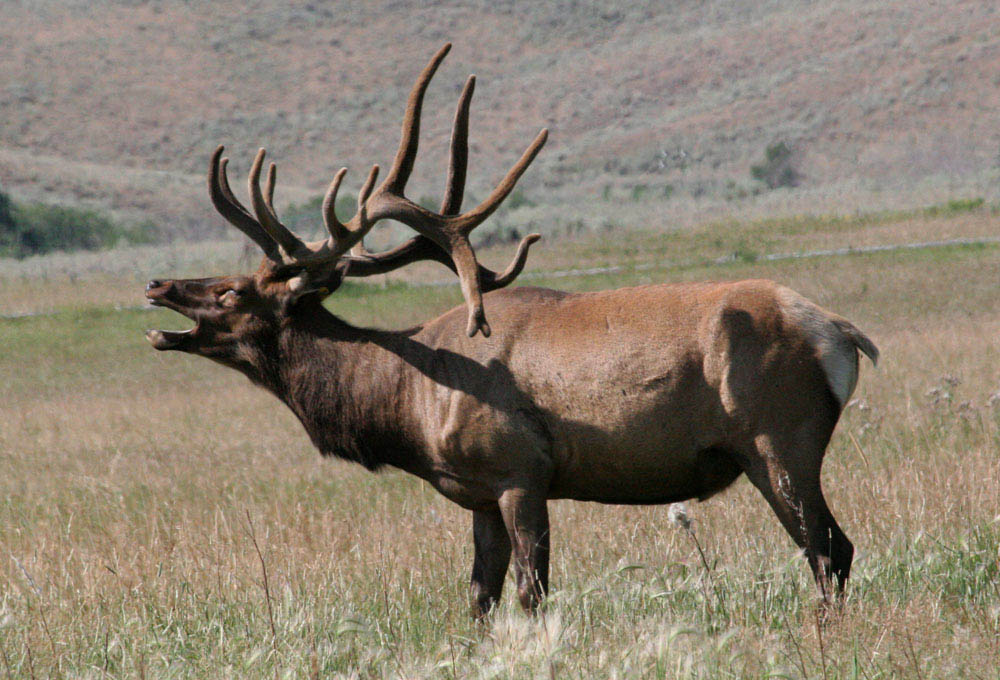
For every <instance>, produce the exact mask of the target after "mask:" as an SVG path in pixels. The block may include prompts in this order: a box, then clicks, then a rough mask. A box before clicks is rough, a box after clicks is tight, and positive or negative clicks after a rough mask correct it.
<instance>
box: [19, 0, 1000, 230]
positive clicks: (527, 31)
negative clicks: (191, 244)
mask: <svg viewBox="0 0 1000 680" xmlns="http://www.w3.org/2000/svg"><path fill="white" fill-rule="evenodd" d="M618 5H619V3H612V2H557V3H529V4H521V5H515V4H513V3H506V2H488V3H487V2H476V3H454V2H434V3H418V2H408V1H406V2H370V3H352V4H350V5H345V6H327V5H324V4H322V3H283V2H274V1H269V0H258V1H257V2H253V3H250V4H249V5H247V3H236V2H213V3H183V4H181V3H170V2H157V1H151V2H110V1H109V0H99V1H98V2H88V3H83V2H62V1H56V0H40V1H39V2H14V3H6V4H5V6H4V21H3V22H2V23H0V63H2V64H3V68H4V76H5V77H4V82H3V83H2V84H0V181H3V182H4V184H5V186H6V187H7V188H8V190H10V191H11V192H12V194H13V195H14V197H15V198H17V199H19V200H35V199H46V200H52V201H57V202H80V203H83V204H93V205H96V206H99V207H101V208H110V209H112V210H114V211H116V212H117V213H119V214H121V215H124V216H127V217H133V218H135V219H153V220H155V221H156V222H158V223H160V224H161V225H162V226H163V228H165V229H166V230H167V231H168V232H172V233H174V234H177V235H199V236H204V235H209V234H220V233H222V231H223V223H222V220H221V219H219V218H218V217H216V216H214V215H212V214H211V211H210V208H209V206H208V202H207V200H206V198H205V196H204V188H203V179H202V173H203V169H204V167H205V165H206V164H207V159H208V156H209V154H210V152H211V149H212V148H213V147H214V146H215V145H216V144H218V143H222V142H224V143H226V144H228V145H229V146H230V150H231V153H232V155H233V157H234V160H233V170H234V173H235V175H237V176H239V177H242V176H243V174H244V173H245V171H246V168H247V165H248V163H249V160H250V158H251V156H252V154H253V152H254V150H256V148H257V147H258V146H261V145H263V146H267V147H268V148H269V150H271V151H272V152H273V154H274V156H275V158H276V159H277V160H278V161H279V164H280V167H281V180H280V183H279V205H281V204H287V203H288V202H302V201H304V200H306V199H308V198H310V197H312V196H313V195H315V194H317V193H319V192H321V191H322V188H323V187H324V186H325V184H326V182H327V181H328V180H329V178H330V177H331V176H332V174H333V173H334V172H335V170H336V168H337V167H339V166H340V165H342V164H346V165H349V166H350V167H351V168H352V170H353V172H352V174H351V175H349V177H348V182H349V183H350V182H351V181H353V182H354V184H353V185H351V184H349V186H352V187H354V188H355V189H356V186H357V184H359V183H360V182H361V180H362V178H363V174H364V171H365V168H366V167H367V166H368V165H369V164H370V163H373V162H379V163H382V164H383V165H384V164H385V163H386V162H387V161H388V160H389V159H390V158H391V153H392V150H393V148H394V146H395V144H396V139H397V137H396V135H397V130H398V126H399V120H400V115H401V111H402V106H403V101H404V99H405V96H406V93H407V90H408V88H409V86H410V84H411V83H412V80H413V78H414V76H415V74H416V72H417V71H418V70H419V68H420V66H421V65H422V64H423V63H424V62H425V61H426V59H427V58H428V57H429V56H430V55H431V54H432V53H433V52H434V50H435V49H436V48H437V47H438V46H440V44H442V43H443V42H445V41H449V40H450V41H453V42H454V43H455V49H454V51H453V53H452V55H451V56H449V58H448V60H447V61H446V62H445V65H444V67H443V68H442V70H441V72H440V73H439V74H438V76H437V78H436V82H435V83H433V85H432V88H431V91H430V93H429V100H428V107H427V111H426V118H427V125H426V126H425V132H424V140H425V143H424V149H423V152H422V154H421V161H420V163H419V165H420V167H419V168H418V172H417V177H415V178H414V181H413V187H412V189H411V193H412V194H413V195H415V196H421V195H424V194H429V195H437V194H439V192H440V186H441V182H442V177H443V174H444V153H445V148H446V140H447V135H448V126H449V120H450V116H451V112H452V110H453V106H454V102H455V99H456V97H457V95H458V91H459V89H460V87H461V85H462V82H463V80H464V78H465V76H466V75H467V74H468V73H470V72H475V73H476V74H477V75H478V77H479V86H478V88H477V92H476V100H475V102H474V104H473V125H472V154H473V158H472V165H471V188H472V192H473V193H474V194H478V195H480V196H481V195H483V193H484V192H485V191H487V189H488V187H489V185H491V183H492V182H495V181H496V180H497V179H498V178H499V176H500V175H501V174H502V173H503V171H504V170H505V169H506V167H508V166H509V165H510V164H511V163H512V162H513V161H514V159H515V158H516V157H517V156H518V154H519V153H520V151H521V149H522V148H523V146H524V145H525V144H526V143H527V142H528V141H529V140H530V139H531V137H532V135H533V134H534V133H535V132H536V131H537V129H538V128H540V127H542V126H548V127H549V128H551V130H552V135H551V138H550V142H549V145H548V147H547V148H546V149H545V150H544V151H543V153H542V155H541V156H540V158H539V159H538V161H537V164H536V166H537V167H535V168H533V169H532V170H531V171H530V173H529V174H528V175H527V176H526V177H525V179H524V181H523V183H524V187H525V191H526V192H527V195H528V196H529V198H531V199H533V200H535V201H536V202H542V203H544V205H545V209H544V210H541V211H536V212H534V213H530V212H528V213H519V214H518V215H516V216H515V218H516V221H518V222H534V223H535V225H536V226H537V227H538V228H542V229H557V228H559V227H560V226H562V227H565V226H566V225H574V224H575V225H579V224H582V225H583V226H584V227H599V226H601V225H602V224H604V223H606V222H612V223H616V224H625V225H626V226H631V227H641V228H647V229H650V228H652V229H662V228H664V227H667V226H673V225H677V224H684V223H690V222H692V221H698V220H700V219H703V218H704V216H705V215H714V216H717V217H725V216H727V215H729V214H735V213H739V214H755V215H767V214H775V213H787V212H798V211H802V210H804V209H807V210H819V211H828V210H833V209H836V210H838V211H843V210H850V209H855V208H866V209H870V208H885V207H900V206H909V205H913V204H915V203H927V202H930V201H939V200H943V199H946V198H950V197H952V196H956V195H984V196H986V198H987V199H988V200H994V199H995V198H996V195H995V194H996V188H995V187H996V179H997V174H998V172H997V166H998V161H997V157H998V154H1000V88H998V80H997V75H996V74H997V73H1000V14H998V13H997V11H996V8H995V6H994V4H993V3H989V2H983V1H979V2H957V3H949V4H947V5H937V4H934V3H924V2H920V1H919V0H900V1H899V2H894V3H888V4H883V5H878V6H875V5H872V4H871V3H864V2H860V0H841V1H839V2H830V3H813V2H806V1H805V0H790V1H788V2H766V3H759V2H751V1H749V0H748V1H741V2H717V1H708V2H705V1H694V0H685V1H682V2H674V3H666V4H664V3H654V2H636V3H629V4H628V6H627V7H624V8H622V7H619V6H618ZM776 142H785V143H786V144H787V145H788V146H789V148H791V149H792V150H793V152H794V156H793V162H794V163H795V167H796V170H797V171H798V173H799V177H800V181H799V186H798V187H797V188H795V189H792V190H784V189H783V190H779V191H776V192H769V191H765V192H763V193H761V194H760V195H756V196H755V195H754V189H755V188H756V187H759V186H760V183H759V182H756V181H755V180H753V179H752V178H751V174H750V168H751V166H752V165H753V164H755V163H759V162H761V160H762V159H763V157H764V153H765V149H766V148H767V146H768V145H771V144H774V143H776ZM242 183H243V182H242V181H240V182H237V184H239V185H242ZM638 199H641V200H643V202H644V206H643V209H642V210H639V211H635V212H634V213H630V212H629V211H622V210H621V204H622V203H630V202H632V201H634V200H638ZM695 216H697V219H695Z"/></svg>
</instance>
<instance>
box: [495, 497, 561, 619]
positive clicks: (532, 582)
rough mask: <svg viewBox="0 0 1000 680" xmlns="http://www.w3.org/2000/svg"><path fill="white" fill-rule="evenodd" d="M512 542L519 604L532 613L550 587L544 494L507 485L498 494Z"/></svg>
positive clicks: (547, 524) (547, 518)
mask: <svg viewBox="0 0 1000 680" xmlns="http://www.w3.org/2000/svg"><path fill="white" fill-rule="evenodd" d="M500 512H501V513H502V514H503V521H504V524H506V526H507V534H508V535H509V536H510V542H511V543H512V544H513V551H514V574H515V576H516V577H517V596H518V599H519V600H520V602H521V606H522V607H524V609H525V610H526V611H528V612H531V613H533V612H534V611H535V609H536V608H537V607H538V604H539V603H540V602H541V600H542V598H543V597H545V594H546V593H547V592H548V590H549V511H548V507H547V505H546V502H545V496H544V494H541V493H538V492H536V491H531V490H527V489H509V490H507V491H505V492H504V493H503V495H501V496H500Z"/></svg>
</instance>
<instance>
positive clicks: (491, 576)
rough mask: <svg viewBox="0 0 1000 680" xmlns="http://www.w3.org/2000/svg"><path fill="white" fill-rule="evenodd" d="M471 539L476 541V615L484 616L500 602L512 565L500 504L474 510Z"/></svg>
mask: <svg viewBox="0 0 1000 680" xmlns="http://www.w3.org/2000/svg"><path fill="white" fill-rule="evenodd" d="M472 538H473V541H474V542H475V556H474V557H473V562H472V603H473V605H472V606H473V608H474V615H475V617H476V618H477V619H481V618H483V617H485V616H486V615H487V614H489V613H490V610H491V609H493V607H495V606H496V605H497V603H498V602H499V601H500V594H501V593H502V592H503V580H504V578H506V576H507V565H508V564H510V552H511V548H510V537H509V536H508V535H507V528H506V527H505V526H504V522H503V515H501V514H500V506H498V505H494V506H492V507H490V508H487V509H485V510H474V511H473V513H472Z"/></svg>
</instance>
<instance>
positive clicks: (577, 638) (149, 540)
mask: <svg viewBox="0 0 1000 680" xmlns="http://www.w3.org/2000/svg"><path fill="white" fill-rule="evenodd" d="M984 220H985V218H982V219H981V218H980V217H977V216H975V215H973V216H960V217H957V218H953V219H937V220H933V221H927V220H923V219H910V220H902V221H896V222H892V223H891V224H862V223H860V222H859V223H858V224H856V225H855V226H853V227H843V226H842V225H841V224H840V223H839V222H835V221H830V220H827V221H825V222H821V224H826V225H827V230H826V232H824V230H823V229H822V228H819V227H815V226H813V227H810V228H809V229H807V230H804V229H800V228H794V226H787V227H786V228H784V229H781V228H778V227H776V226H775V225H774V224H771V225H770V226H768V225H762V224H752V223H751V224H743V225H733V229H734V230H735V232H736V236H735V237H734V238H737V239H738V238H739V237H740V236H741V235H744V236H746V235H751V236H752V235H754V234H757V233H759V232H762V231H768V232H769V236H768V244H773V245H774V247H775V248H777V249H779V250H785V249H791V247H792V246H796V247H797V245H798V244H799V243H800V242H801V243H802V244H803V245H809V244H816V243H822V242H824V241H825V240H827V239H833V238H834V237H833V236H832V235H831V234H830V233H827V232H837V233H839V234H840V237H841V238H842V237H843V235H844V231H845V230H846V231H847V232H848V233H850V234H851V238H852V239H853V238H856V239H857V242H858V243H860V242H866V243H867V242H881V239H891V238H906V239H909V238H911V237H918V238H919V237H923V236H926V235H928V234H931V233H933V234H936V235H942V234H954V235H968V234H971V233H976V234H978V233H985V232H986V224H985V221H984ZM713 230H714V232H715V233H719V232H724V230H722V229H720V228H719V227H715V228H713ZM806 232H808V233H809V234H812V236H811V237H808V238H807V236H806V235H805V234H806ZM617 236H619V235H618V234H616V237H617ZM662 238H663V240H662V241H656V240H655V239H650V240H647V244H648V245H649V248H650V250H651V251H652V252H654V253H655V252H662V253H664V256H665V257H668V258H669V257H675V258H681V257H682V256H683V257H686V258H691V257H703V256H704V257H711V256H714V255H716V254H717V250H718V249H722V252H725V248H727V247H728V245H727V244H728V241H725V239H728V238H730V235H728V234H727V233H720V234H719V238H720V239H723V241H724V243H723V245H722V246H715V245H711V244H710V245H708V246H702V247H703V250H696V251H695V252H694V253H692V252H690V247H691V244H692V243H694V242H695V241H696V240H697V239H695V238H694V237H691V240H690V241H688V240H685V239H687V237H686V236H683V235H676V236H673V237H671V236H667V237H662ZM638 240H641V239H633V237H632V236H631V235H625V236H623V237H622V238H621V239H620V242H619V243H618V245H617V246H616V247H617V248H620V250H619V252H620V253H622V255H623V258H624V259H625V260H629V259H632V260H637V259H642V258H640V254H641V253H639V252H634V253H633V252H632V251H631V250H630V248H631V247H632V245H631V244H635V247H636V248H638V243H637V241H638ZM852 242H853V241H852ZM678 245H683V246H684V247H683V248H682V249H681V250H682V251H687V252H680V253H678V252H676V249H677V246H678ZM613 251H614V249H607V250H605V249H604V248H603V247H602V246H601V245H600V244H599V243H598V242H596V241H593V240H586V239H583V240H579V241H576V242H571V243H570V244H569V245H568V246H566V252H568V253H575V255H566V256H565V257H567V259H568V260H572V261H573V263H574V264H576V265H581V264H588V263H589V264H603V263H605V260H606V258H610V257H612V253H613ZM225 252H226V251H225V249H223V251H222V255H219V256H218V257H219V258H220V260H219V264H220V266H221V265H222V264H224V262H223V261H224V260H225V259H226V257H229V256H227V255H225ZM540 252H542V253H543V254H544V255H545V257H541V258H536V259H534V260H533V261H534V262H536V263H544V264H545V266H546V267H554V266H558V265H560V264H561V261H560V260H559V259H558V257H559V255H558V251H557V250H556V249H552V250H550V251H540ZM200 256H201V257H205V258H208V259H207V260H203V261H202V262H203V263H204V262H207V261H209V260H211V259H212V257H215V256H211V257H210V256H209V255H208V254H205V253H202V254H201V255H200ZM178 257H181V256H180V255H179V256H178ZM504 257H506V255H504ZM185 262H186V263H185ZM185 262H178V263H177V264H178V266H179V267H180V268H181V269H187V268H189V267H190V268H197V262H196V261H195V260H187V261H185ZM53 266H55V265H53ZM998 275H1000V249H998V248H996V247H981V248H972V247H953V248H941V249H934V250H928V251H920V252H902V253H883V254H876V255H866V256H849V257H836V258H828V259H822V260H807V261H806V260H803V261H784V262H772V263H767V264H754V263H748V262H734V263H731V264H727V265H698V264H689V265H688V266H686V267H681V268H676V269H663V270H660V269H656V270H626V271H624V272H621V273H618V274H614V275H598V276H583V277H571V278H564V279H560V280H559V281H558V283H557V285H559V286H561V287H571V288H600V287H607V286H610V285H618V284H624V283H632V282H639V281H645V280H670V279H699V278H737V277H744V276H767V277H770V278H774V279H777V280H779V281H782V282H785V283H788V284H789V285H792V286H793V287H795V288H797V289H798V290H800V291H802V292H803V293H806V294H807V295H809V296H810V297H812V298H814V299H816V300H817V301H819V302H821V303H822V304H824V305H826V306H828V307H830V308H832V309H835V310H837V311H838V312H841V313H844V314H846V315H847V316H849V317H850V318H851V319H852V320H854V321H855V322H857V323H858V324H859V325H860V326H861V327H862V328H863V329H864V330H865V331H866V332H868V333H870V334H871V335H872V337H874V338H875V339H876V341H877V342H878V344H879V346H880V348H881V349H882V351H883V356H884V362H883V365H882V366H881V367H880V368H879V370H878V371H873V370H871V368H870V366H869V365H867V364H866V365H864V366H863V369H862V379H861V382H860V385H859V389H858V392H857V394H856V395H855V396H856V398H855V400H854V401H853V402H852V403H851V405H850V406H849V408H848V409H847V411H846V413H845V415H844V418H843V420H842V423H841V425H840V427H839V428H838V431H837V434H836V435H835V437H834V440H833V443H832V445H831V447H830V451H829V454H828V458H827V464H826V467H825V472H824V483H825V486H826V489H827V495H828V498H829V499H830V502H831V505H832V507H833V508H834V511H835V512H836V513H837V515H838V517H839V518H840V520H841V524H842V525H843V526H844V528H845V530H846V531H847V533H848V535H849V536H850V537H851V539H852V540H853V541H854V543H855V545H856V546H857V548H858V550H859V554H858V559H857V562H856V566H855V570H854V579H853V581H852V586H851V590H850V596H849V600H848V602H847V605H846V607H845V610H844V613H843V615H842V616H840V617H837V618H835V619H834V620H833V621H832V622H831V623H829V624H828V625H827V626H826V627H825V628H821V629H819V628H817V626H816V618H815V617H816V608H815V604H816V602H815V592H814V589H813V586H812V584H811V582H810V578H809V576H808V569H807V567H806V565H805V563H804V561H803V560H802V559H801V557H800V556H798V555H797V554H796V552H795V551H794V550H793V547H792V544H791V541H790V540H789V539H788V538H787V536H785V535H784V533H783V531H782V530H781V528H780V526H779V525H778V522H777V521H776V520H775V519H774V517H773V516H772V514H771V512H770V510H769V509H768V508H767V506H766V504H765V503H764V501H763V499H761V498H760V496H759V494H757V493H756V492H755V491H754V490H753V489H752V488H751V487H750V485H749V484H748V483H746V482H745V480H741V481H740V482H738V483H737V484H736V485H735V487H734V488H733V489H731V490H729V491H728V492H726V493H724V494H723V495H722V496H720V497H717V498H715V499H713V500H711V501H709V502H708V503H705V504H702V505H695V506H692V508H691V513H692V515H693V517H694V519H695V523H694V530H695V532H696V534H697V536H698V539H699V541H700V542H701V544H702V546H703V547H704V549H705V551H706V555H707V559H708V561H709V564H710V565H711V573H706V572H705V570H704V568H703V567H702V562H701V558H700V557H699V555H698V552H697V550H696V549H695V547H694V545H693V544H692V542H691V541H690V539H689V537H688V536H687V535H686V534H685V533H683V532H681V531H679V530H678V529H676V528H674V527H672V526H671V525H670V524H669V522H668V520H667V510H666V508H664V507H652V508H620V507H606V506H599V505H594V504H583V503H572V502H556V503H553V504H552V505H553V508H552V511H553V512H552V515H553V532H554V551H555V552H554V561H553V583H554V586H555V591H554V593H553V596H552V598H551V601H550V602H549V604H548V607H547V608H546V611H545V615H544V617H541V618H539V619H536V620H531V619H528V618H526V617H525V616H524V615H523V614H521V613H520V611H519V610H518V609H517V608H516V605H515V604H514V602H513V600H512V599H511V598H510V596H509V595H510V593H509V589H508V597H507V599H506V601H505V603H504V605H503V607H502V608H501V610H500V611H499V612H498V614H497V615H496V617H495V618H494V620H493V621H492V623H491V624H490V625H489V626H486V627H477V626H475V625H474V624H473V623H472V622H471V621H470V619H469V618H468V608H467V604H466V598H465V587H466V586H465V584H466V578H467V572H468V570H469V568H470V565H471V537H470V528H469V524H470V523H469V518H468V516H467V514H466V513H465V512H464V511H461V510H460V509H458V508H457V507H456V506H453V505H451V504H449V503H448V502H447V501H445V500H444V499H443V498H441V497H439V496H438V495H437V494H436V493H435V492H433V491H432V490H431V489H430V488H429V487H427V486H426V485H424V484H423V483H421V482H419V481H417V480H415V479H413V478H410V477H407V476H404V475H402V474H399V473H387V474H382V475H371V474H369V473H366V472H364V471H362V470H361V469H359V468H358V467H356V466H351V465H348V464H345V463H341V462H336V461H325V460H320V459H319V458H318V457H317V456H316V454H315V452H314V451H313V450H312V449H311V447H310V446H309V444H308V441H307V439H306V437H305V436H304V434H303V433H302V432H301V429H300V426H299V425H298V424H297V422H296V421H295V419H294V417H293V416H292V415H291V414H290V413H288V412H286V411H285V410H284V409H283V408H282V407H281V406H280V405H279V404H278V403H276V402H275V401H274V399H273V398H271V397H270V396H268V395H266V394H264V393H263V392H261V391H258V390H256V389H254V388H252V387H251V386H250V385H249V384H248V383H247V382H246V381H245V380H244V379H243V378H242V377H240V376H239V375H237V374H236V373H235V372H231V371H227V370H225V369H222V368H219V367H216V366H214V365H213V364H210V363H209V362H205V361H203V360H198V359H196V358H192V357H186V356H179V355H172V354H158V353H154V352H152V351H151V350H150V349H149V348H148V347H147V346H146V344H145V342H144V341H143V340H142V337H141V330H142V328H144V327H146V326H151V325H158V324H160V323H161V322H162V323H165V324H167V325H169V324H170V323H172V322H173V321H174V319H175V318H176V317H175V316H174V315H171V314H170V313H168V312H164V311H162V310H158V311H139V310H133V311H128V310H126V311H118V312H115V311H113V310H112V309H110V308H107V307H101V306H98V305H102V304H103V302H104V301H105V300H111V299H117V298H116V296H117V295H118V293H117V292H114V291H115V290H116V288H117V287H118V286H121V287H123V288H124V287H125V286H126V283H127V284H128V286H131V285H133V284H132V283H130V280H131V276H130V275H128V274H122V273H118V274H111V273H102V274H101V275H100V277H99V278H97V279H85V280H86V281H88V282H89V283H88V285H89V286H90V288H92V290H91V291H90V293H88V295H92V297H89V298H87V299H86V300H82V299H81V300H78V301H74V302H73V304H71V305H61V304H59V302H58V300H57V299H56V298H58V297H59V296H61V295H62V294H63V293H62V292H61V291H63V290H64V287H65V286H66V284H65V283H64V282H61V279H62V275H56V274H52V275H51V276H50V278H49V279H48V280H41V279H38V278H36V279H34V280H33V285H34V286H35V290H36V293H37V304H38V305H39V307H40V308H42V309H47V310H51V309H53V308H55V309H59V310H60V311H58V312H57V313H55V314H50V315H46V316H40V317H34V318H25V319H19V320H8V321H2V320H0V340H2V342H0V344H2V346H3V347H4V351H3V353H2V354H0V375H3V376H4V379H3V380H2V381H0V403H2V404H3V407H2V409H0V469H2V470H3V474H2V476H0V653H2V654H0V664H2V665H0V674H3V673H6V674H7V676H10V677H31V676H34V677H58V676H65V677H93V678H101V677H143V676H145V677H157V678H170V677H204V678H217V677H275V676H277V677H306V676H309V675H310V674H311V673H313V671H314V670H318V671H319V674H320V676H321V677H441V678H457V677H484V678H485V677H490V678H523V677H536V676H537V677H550V673H554V674H555V676H556V677H663V678H679V677H693V678H694V677H698V678H718V677H741V678H742V677H759V678H764V677H775V676H776V675H780V676H784V677H796V678H798V677H802V678H805V677H809V678H888V677H913V678H938V677H996V668H995V659H996V658H997V655H998V654H1000V606H998V602H1000V590H998V583H1000V553H998V546H1000V515H998V512H1000V509H998V505H997V498H998V497H1000V458H998V456H997V451H998V448H1000V447H998V444H1000V404H998V403H997V402H998V398H996V397H993V395H994V394H996V393H997V392H998V390H1000V379H998V377H997V372H996V366H997V365H1000V346H998V345H997V343H996V342H995V341H994V339H995V338H996V337H998V335H1000V302H998V298H997V296H996V281H997V280H998ZM115 281H119V283H117V284H116V283H115ZM123 281H124V282H125V283H121V282H123ZM455 288H456V287H454V286H452V287H446V288H426V287H411V286H407V285H391V286H388V287H384V286H374V287H364V288H361V287H350V288H348V289H347V290H345V291H342V292H341V293H338V295H337V297H336V298H335V300H334V301H333V305H334V307H335V308H336V309H337V311H338V312H340V313H342V314H344V315H345V316H346V317H348V318H350V319H353V320H355V321H357V322H362V323H382V324H385V325H391V326H400V325H404V324H408V323H411V322H413V321H416V320H419V319H420V318H425V317H427V316H430V315H431V314H433V313H434V312H436V311H439V310H441V309H443V308H445V307H447V306H449V305H451V304H454V303H456V302H457V301H458V300H459V295H458V292H457V290H455ZM108 290H110V291H111V292H110V293H109V292H107V291H108ZM5 292H6V289H5ZM105 296H106V297H105ZM77 302H79V303H80V305H77ZM19 304H27V301H26V300H23V301H22V302H21V303H19ZM73 307H78V308H77V309H73ZM182 323H183V322H182ZM247 513H249V516H248V514H247ZM248 519H250V520H251V521H252V523H253V524H252V526H253V534H251V528H250V525H249V523H248ZM254 539H256V541H257V543H258V544H259V547H260V549H261V557H262V558H263V561H264V564H266V567H267V570H268V577H269V578H268V594H269V595H270V596H271V598H272V599H271V608H272V609H273V626H274V628H273V632H272V620H271V617H270V616H269V609H268V606H267V605H266V600H265V597H266V595H265V589H264V586H263V582H262V572H261V562H260V561H259V559H258V554H257V552H256V549H255V547H254Z"/></svg>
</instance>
